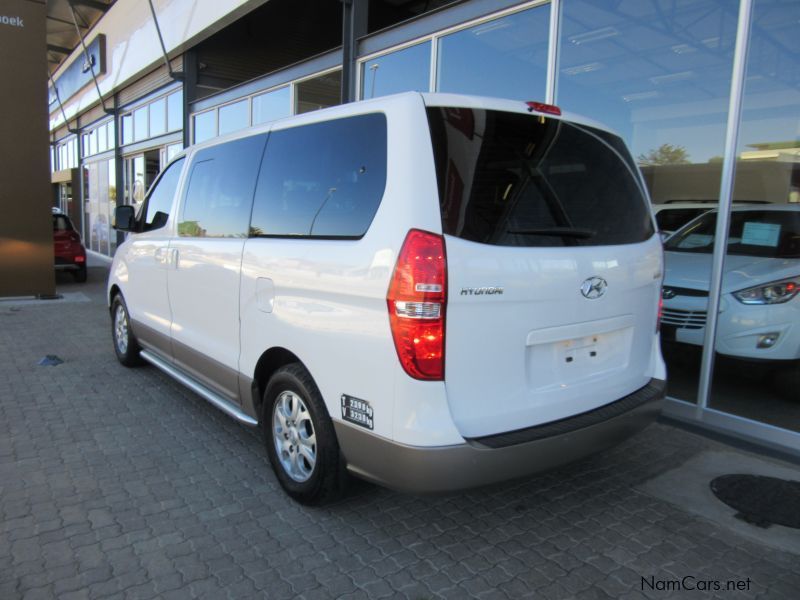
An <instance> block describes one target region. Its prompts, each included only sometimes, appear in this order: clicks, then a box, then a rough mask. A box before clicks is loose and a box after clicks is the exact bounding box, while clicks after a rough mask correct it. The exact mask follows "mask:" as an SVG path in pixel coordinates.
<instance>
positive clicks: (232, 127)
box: [219, 99, 250, 135]
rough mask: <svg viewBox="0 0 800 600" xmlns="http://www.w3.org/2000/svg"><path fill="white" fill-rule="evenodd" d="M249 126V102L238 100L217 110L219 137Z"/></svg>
mask: <svg viewBox="0 0 800 600" xmlns="http://www.w3.org/2000/svg"><path fill="white" fill-rule="evenodd" d="M248 125H250V101H249V100H247V99H245V100H240V101H239V102H234V103H233V104H226V105H225V106H221V107H220V109H219V135H224V134H226V133H231V132H232V131H237V130H239V129H244V128H245V127H247V126H248Z"/></svg>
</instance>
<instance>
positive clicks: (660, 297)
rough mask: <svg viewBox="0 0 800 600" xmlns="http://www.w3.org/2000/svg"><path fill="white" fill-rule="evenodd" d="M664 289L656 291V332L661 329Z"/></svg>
mask: <svg viewBox="0 0 800 600" xmlns="http://www.w3.org/2000/svg"><path fill="white" fill-rule="evenodd" d="M663 293H664V291H663V290H662V289H660V290H659V291H658V318H657V319H656V333H658V332H659V331H660V330H661V317H663V316H664V296H663Z"/></svg>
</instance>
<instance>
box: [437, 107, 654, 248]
mask: <svg viewBox="0 0 800 600" xmlns="http://www.w3.org/2000/svg"><path fill="white" fill-rule="evenodd" d="M428 121H429V123H430V129H431V137H432V141H433V149H434V156H435V159H436V171H437V176H438V181H439V202H440V207H441V215H442V227H443V231H444V233H446V234H449V235H453V236H457V237H459V238H462V239H466V240H470V241H474V242H480V243H483V244H493V245H498V246H600V245H614V244H633V243H638V242H642V241H644V240H646V239H648V238H650V237H651V236H652V235H653V234H654V229H653V224H652V220H651V217H650V211H649V208H648V204H647V200H646V198H645V196H644V193H643V192H642V188H641V187H640V184H639V181H638V175H637V174H636V172H635V171H634V169H635V167H633V166H632V165H633V161H632V159H631V157H630V154H629V153H628V152H627V150H626V149H625V145H624V144H623V143H622V141H621V140H620V139H619V138H616V137H615V136H611V135H610V134H608V133H607V132H603V131H599V130H596V129H593V128H591V127H587V126H583V125H577V124H573V123H569V122H566V121H561V120H559V119H550V118H547V117H540V116H538V115H525V114H516V113H506V112H500V111H491V110H479V109H468V108H439V107H435V108H429V109H428ZM609 139H612V140H613V141H614V143H610V142H609Z"/></svg>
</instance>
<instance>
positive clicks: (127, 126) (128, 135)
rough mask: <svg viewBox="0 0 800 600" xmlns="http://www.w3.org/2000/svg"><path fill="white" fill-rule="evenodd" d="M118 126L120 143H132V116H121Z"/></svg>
mask: <svg viewBox="0 0 800 600" xmlns="http://www.w3.org/2000/svg"><path fill="white" fill-rule="evenodd" d="M120 125H121V127H122V143H123V144H131V143H133V115H130V114H128V115H123V117H122V123H121V124H120Z"/></svg>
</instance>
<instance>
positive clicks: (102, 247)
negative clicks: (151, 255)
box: [83, 158, 117, 256]
mask: <svg viewBox="0 0 800 600" xmlns="http://www.w3.org/2000/svg"><path fill="white" fill-rule="evenodd" d="M83 173H84V184H83V185H84V189H83V192H84V210H85V215H84V227H85V232H84V239H83V241H84V244H85V245H86V249H87V250H93V251H95V252H98V253H100V254H104V255H105V256H113V254H114V251H115V250H116V247H117V244H116V240H117V238H116V233H115V232H114V230H113V229H112V228H111V215H112V213H113V211H114V207H115V206H116V203H117V187H116V178H117V175H116V168H115V161H114V159H113V158H111V159H106V160H97V161H92V162H89V163H86V164H85V165H84V167H83Z"/></svg>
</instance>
